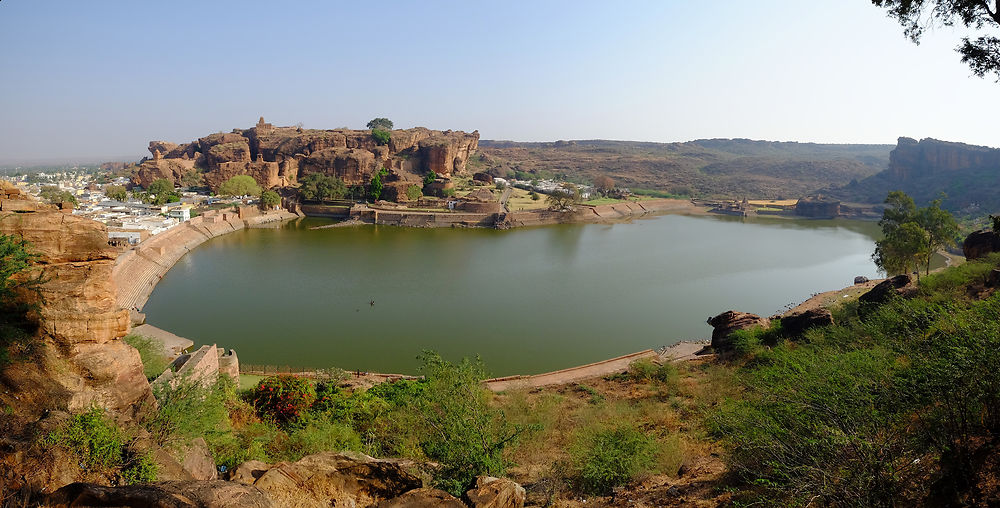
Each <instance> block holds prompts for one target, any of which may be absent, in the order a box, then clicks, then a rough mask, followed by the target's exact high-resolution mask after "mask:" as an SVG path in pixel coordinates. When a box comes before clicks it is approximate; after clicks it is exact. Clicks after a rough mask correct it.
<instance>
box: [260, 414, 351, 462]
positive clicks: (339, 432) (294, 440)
mask: <svg viewBox="0 0 1000 508" xmlns="http://www.w3.org/2000/svg"><path fill="white" fill-rule="evenodd" d="M344 450H351V451H363V445H362V443H361V438H360V437H359V436H358V434H357V433H356V432H355V431H354V429H352V428H351V427H350V426H348V425H345V424H343V423H338V422H331V421H330V420H327V419H325V418H315V417H307V418H306V419H305V421H303V422H301V425H300V426H298V427H296V428H294V429H292V430H291V431H289V433H288V440H287V443H286V444H285V446H284V447H283V449H282V450H280V451H278V450H275V451H272V453H271V458H272V459H273V460H288V461H295V460H299V459H301V458H302V457H304V456H306V455H311V454H314V453H319V452H323V451H344Z"/></svg>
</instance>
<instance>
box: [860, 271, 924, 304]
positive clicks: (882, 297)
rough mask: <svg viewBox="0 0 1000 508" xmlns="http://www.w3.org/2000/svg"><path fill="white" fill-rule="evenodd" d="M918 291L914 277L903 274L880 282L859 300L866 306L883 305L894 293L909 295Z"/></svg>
mask: <svg viewBox="0 0 1000 508" xmlns="http://www.w3.org/2000/svg"><path fill="white" fill-rule="evenodd" d="M915 291H916V286H915V285H914V284H913V279H912V278H910V276H909V275H906V274H902V275H897V276H895V277H890V278H888V279H886V280H884V281H882V282H879V283H878V284H876V285H875V287H873V288H871V290H870V291H868V292H867V293H865V294H863V295H861V296H859V297H858V301H859V302H861V303H862V304H864V305H866V306H869V307H870V306H877V305H881V304H883V303H885V302H887V301H889V299H890V298H892V297H893V296H894V295H897V296H904V297H905V296H908V295H910V294H912V293H914V292H915Z"/></svg>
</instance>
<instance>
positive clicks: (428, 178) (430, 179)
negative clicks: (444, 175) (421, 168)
mask: <svg viewBox="0 0 1000 508" xmlns="http://www.w3.org/2000/svg"><path fill="white" fill-rule="evenodd" d="M437 177H438V175H437V173H435V172H434V171H433V170H432V171H428V172H427V174H426V175H424V185H430V184H432V183H434V180H437Z"/></svg>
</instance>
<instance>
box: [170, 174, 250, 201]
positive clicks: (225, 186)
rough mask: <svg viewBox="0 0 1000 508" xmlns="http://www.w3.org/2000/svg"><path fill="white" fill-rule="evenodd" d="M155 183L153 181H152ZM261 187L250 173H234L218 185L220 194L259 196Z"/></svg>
mask: <svg viewBox="0 0 1000 508" xmlns="http://www.w3.org/2000/svg"><path fill="white" fill-rule="evenodd" d="M154 183H155V182H154ZM261 191H262V189H261V188H260V185H258V184H257V180H254V179H253V177H252V176H250V175H236V176H234V177H232V178H230V179H229V180H226V181H225V182H222V185H220V186H219V190H218V191H217V192H216V193H217V194H218V195H220V196H231V197H232V196H260V193H261Z"/></svg>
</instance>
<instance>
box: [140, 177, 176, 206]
mask: <svg viewBox="0 0 1000 508" xmlns="http://www.w3.org/2000/svg"><path fill="white" fill-rule="evenodd" d="M144 198H145V199H144V200H143V201H146V202H150V203H153V204H156V205H163V204H167V203H172V202H174V201H179V200H180V199H181V196H180V194H177V192H175V191H174V184H173V183H172V182H171V181H170V180H167V179H166V178H160V179H159V180H154V181H153V183H151V184H149V188H148V189H146V195H145V196H144Z"/></svg>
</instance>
